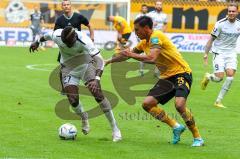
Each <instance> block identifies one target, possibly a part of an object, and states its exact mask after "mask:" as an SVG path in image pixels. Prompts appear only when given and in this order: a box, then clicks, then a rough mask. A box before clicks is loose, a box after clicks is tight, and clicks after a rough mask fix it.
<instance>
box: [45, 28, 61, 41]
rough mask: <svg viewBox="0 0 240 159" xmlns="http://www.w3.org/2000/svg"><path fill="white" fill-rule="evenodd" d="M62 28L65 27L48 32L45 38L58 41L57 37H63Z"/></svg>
mask: <svg viewBox="0 0 240 159" xmlns="http://www.w3.org/2000/svg"><path fill="white" fill-rule="evenodd" d="M62 30H63V29H57V30H54V31H50V32H47V33H46V34H44V35H43V36H44V39H45V40H53V41H54V42H56V41H57V40H56V39H57V38H59V37H61V33H62Z"/></svg>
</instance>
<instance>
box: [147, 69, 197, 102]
mask: <svg viewBox="0 0 240 159" xmlns="http://www.w3.org/2000/svg"><path fill="white" fill-rule="evenodd" d="M191 85H192V74H191V73H181V74H177V75H175V76H172V77H169V78H166V79H160V80H159V81H158V82H157V83H156V84H155V86H154V87H153V88H152V89H151V90H150V91H149V92H148V96H153V97H154V98H155V99H157V101H158V103H160V104H162V105H163V104H165V103H167V102H168V101H169V100H170V99H172V98H173V97H184V98H186V99H187V97H188V95H189V93H190V89H191Z"/></svg>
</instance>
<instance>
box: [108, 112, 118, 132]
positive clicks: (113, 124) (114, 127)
mask: <svg viewBox="0 0 240 159" xmlns="http://www.w3.org/2000/svg"><path fill="white" fill-rule="evenodd" d="M105 116H106V117H107V119H108V121H109V123H110V125H111V128H112V130H113V131H118V130H119V129H118V127H117V122H116V120H115V118H114V115H113V112H112V110H109V111H108V112H105Z"/></svg>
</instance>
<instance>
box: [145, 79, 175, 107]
mask: <svg viewBox="0 0 240 159" xmlns="http://www.w3.org/2000/svg"><path fill="white" fill-rule="evenodd" d="M174 95H175V88H174V84H173V83H172V82H171V81H169V80H167V79H159V81H158V82H157V83H156V84H155V85H154V87H153V88H152V89H150V91H149V92H148V95H147V96H152V97H154V98H155V99H156V100H157V102H158V103H160V104H162V105H164V104H165V103H167V102H168V101H169V100H170V99H172V98H173V97H174Z"/></svg>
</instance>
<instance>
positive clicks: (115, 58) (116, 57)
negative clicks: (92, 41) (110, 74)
mask: <svg viewBox="0 0 240 159" xmlns="http://www.w3.org/2000/svg"><path fill="white" fill-rule="evenodd" d="M127 59H129V58H128V57H126V56H123V55H121V54H116V55H114V56H113V57H112V58H110V59H108V60H106V61H105V66H107V65H108V64H110V63H114V62H122V61H126V60H127Z"/></svg>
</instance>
